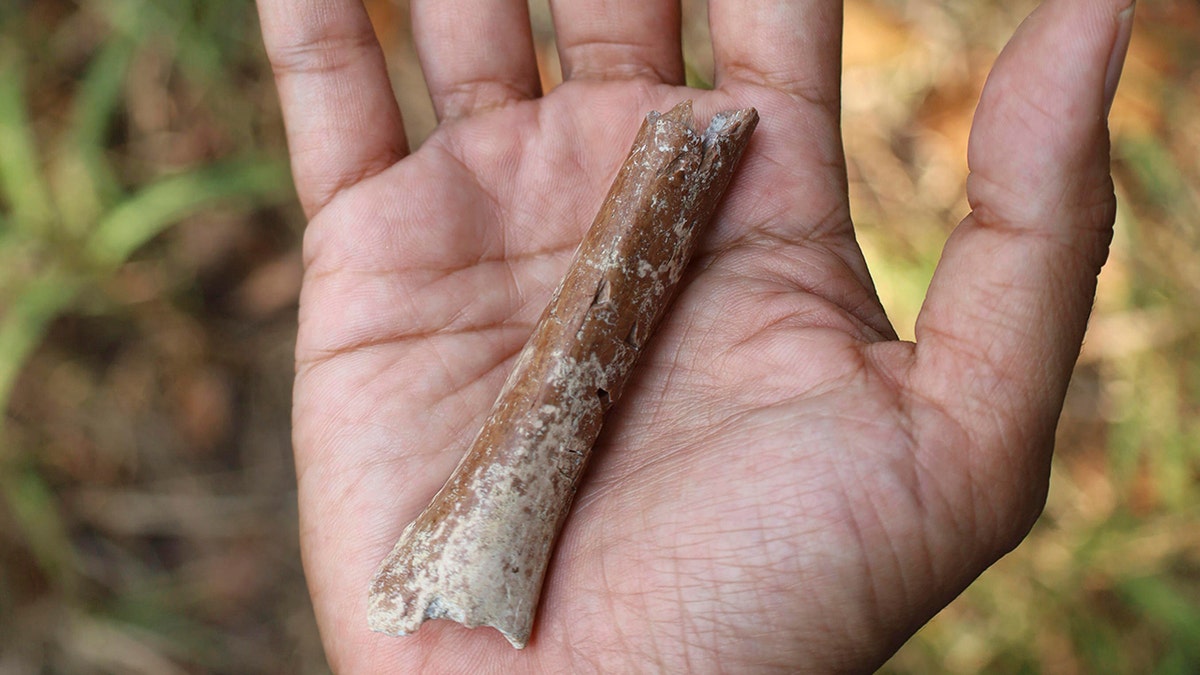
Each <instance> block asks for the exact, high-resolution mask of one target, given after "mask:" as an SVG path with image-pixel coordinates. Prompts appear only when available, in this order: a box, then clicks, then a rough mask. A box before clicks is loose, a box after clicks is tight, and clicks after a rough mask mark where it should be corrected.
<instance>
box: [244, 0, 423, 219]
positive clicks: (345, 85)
mask: <svg viewBox="0 0 1200 675" xmlns="http://www.w3.org/2000/svg"><path fill="white" fill-rule="evenodd" d="M258 13H259V19H260V21H261V23H262V32H263V42H264V44H265V45H266V48H267V57H268V58H269V59H270V61H271V69H272V70H273V71H274V72H275V83H276V86H277V87H278V89H279V101H280V104H281V105H282V107H283V118H284V123H285V125H286V127H287V137H288V148H289V150H290V152H291V157H292V172H293V174H294V176H295V180H296V190H297V192H298V193H299V195H300V201H301V203H302V204H303V205H304V210H305V212H306V213H307V214H308V215H309V217H311V216H312V215H314V214H315V213H316V212H317V211H319V210H320V209H321V208H322V207H323V206H325V204H327V203H328V202H329V200H331V199H333V197H334V195H336V194H337V193H338V192H339V191H341V190H342V189H344V188H346V187H348V186H350V185H352V184H354V183H356V182H358V181H360V180H362V179H363V178H367V177H370V176H372V175H374V174H377V173H379V172H380V171H383V170H384V169H386V168H387V167H389V166H391V165H392V164H393V163H395V162H396V161H397V160H399V159H400V158H401V157H403V156H404V155H405V154H407V152H408V144H407V142H406V140H405V138H404V125H403V123H402V122H401V119H400V109H399V108H398V107H397V106H396V99H395V96H394V95H393V93H392V88H391V84H390V83H389V81H388V74H387V65H386V64H385V63H384V58H383V52H382V51H381V50H380V48H379V43H378V42H377V41H376V39H375V33H374V31H373V30H372V29H371V21H370V19H368V18H367V13H366V11H365V10H364V9H363V6H362V3H361V2H359V1H358V0H259V2H258Z"/></svg>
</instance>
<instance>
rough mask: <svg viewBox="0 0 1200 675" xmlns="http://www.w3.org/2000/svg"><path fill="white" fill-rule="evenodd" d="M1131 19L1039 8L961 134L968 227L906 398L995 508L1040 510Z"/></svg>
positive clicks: (952, 249) (1104, 213) (1117, 1)
mask: <svg viewBox="0 0 1200 675" xmlns="http://www.w3.org/2000/svg"><path fill="white" fill-rule="evenodd" d="M1132 19H1133V5H1132V0H1046V1H1045V2H1043V4H1042V5H1041V6H1040V7H1039V8H1038V9H1037V10H1036V11H1035V12H1034V13H1033V14H1032V15H1031V16H1030V17H1029V18H1028V19H1027V20H1026V21H1025V23H1024V24H1022V26H1021V27H1020V29H1018V31H1017V33H1016V35H1015V36H1014V37H1013V39H1012V40H1011V41H1010V42H1009V44H1008V46H1007V47H1005V49H1004V51H1003V53H1002V54H1001V56H1000V58H999V59H998V60H997V62H996V65H995V68H994V69H993V71H992V73H991V75H990V76H989V78H988V82H987V85H986V86H985V88H984V92H983V95H982V97H981V100H980V102H979V107H978V110H977V111H976V115H975V122H974V126H973V127H972V131H971V140H970V147H969V149H968V163H969V165H970V168H971V176H970V178H968V181H967V196H968V200H969V202H970V204H971V208H972V212H971V214H970V215H969V216H967V218H966V219H964V220H963V222H962V224H961V225H959V227H958V228H957V229H956V230H955V231H954V233H953V234H952V236H951V237H950V240H949V241H948V242H947V244H946V248H945V250H944V252H943V255H942V260H941V262H940V263H939V265H938V269H937V271H936V273H935V274H934V277H933V281H932V282H931V284H930V288H929V294H928V296H927V298H926V301H925V304H924V306H923V308H922V310H921V314H920V316H919V318H918V320H917V325H916V338H917V360H916V363H915V367H914V369H913V370H912V378H913V383H912V384H913V387H914V390H915V391H916V392H917V393H918V394H919V395H921V396H923V397H924V398H925V399H926V400H929V401H932V402H933V403H935V404H936V405H937V407H938V408H940V409H941V410H944V411H947V412H949V414H950V415H951V416H952V417H954V418H955V420H956V421H957V422H958V426H959V427H960V428H962V429H963V430H964V432H965V435H966V436H967V437H968V440H969V446H971V447H973V448H976V449H977V451H975V452H973V453H971V455H970V456H969V457H968V458H967V460H968V462H969V466H970V467H971V469H972V478H974V479H978V480H986V481H987V482H988V484H989V485H990V487H991V488H992V491H994V493H995V494H996V496H997V497H998V498H1009V499H1011V498H1013V497H1015V496H1016V494H1014V493H1013V492H1012V491H1011V490H996V489H995V488H998V487H1002V486H1003V484H1004V483H1005V482H1007V483H1010V484H1012V487H1013V488H1014V489H1016V490H1022V489H1023V490H1026V491H1027V492H1026V494H1025V495H1024V496H1026V497H1028V499H1024V500H1019V501H1021V502H1022V503H1023V504H1024V503H1033V502H1037V503H1038V504H1040V500H1039V499H1038V497H1041V496H1043V495H1044V489H1045V476H1046V475H1047V468H1048V459H1049V454H1050V453H1049V450H1050V447H1051V444H1052V441H1053V433H1054V427H1055V424H1056V422H1057V419H1058V416H1059V413H1060V411H1061V407H1062V400H1063V396H1064V394H1065V392H1066V386H1067V381H1068V379H1069V377H1070V373H1071V369H1072V367H1073V365H1074V363H1075V359H1076V357H1077V356H1078V354H1079V347H1080V343H1081V342H1082V339H1083V332H1084V328H1085V326H1086V323H1087V317H1088V314H1089V312H1090V310H1091V305H1092V300H1093V297H1094V295H1095V289H1096V275H1097V274H1098V272H1099V270H1100V266H1101V265H1103V263H1104V260H1105V258H1106V257H1107V254H1108V244H1109V242H1110V240H1111V236H1112V225H1113V220H1114V217H1115V208H1116V207H1115V198H1114V196H1113V185H1112V179H1111V178H1110V175H1109V155H1108V151H1109V140H1108V129H1107V123H1106V117H1107V113H1108V108H1109V105H1110V104H1111V100H1112V96H1113V93H1114V90H1115V88H1116V82H1117V79H1118V78H1119V75H1120V68H1121V64H1122V63H1123V61H1124V55H1125V50H1126V48H1127V46H1128V42H1129V33H1130V30H1131V26H1132ZM917 431H918V432H919V429H918V430H917ZM961 450H962V448H949V449H943V450H942V451H944V452H945V451H949V452H953V453H956V454H958V455H959V457H957V458H956V459H957V460H958V461H962V459H963V457H962V456H961V454H962V453H961ZM1031 478H1036V480H1032V481H1031V480H1030V479H1031ZM997 481H999V482H1000V484H999V485H998V484H997ZM992 512H993V513H1000V514H1003V513H1005V509H992ZM1036 512H1037V509H1036V508H1031V509H1029V514H1023V515H1028V518H1020V519H1017V520H1018V521H1026V520H1027V521H1028V522H1023V525H1026V526H1027V525H1029V524H1031V522H1032V516H1033V515H1034V514H1036ZM1009 515H1011V514H1009ZM1014 534H1015V533H1014ZM1023 534H1024V531H1021V532H1020V533H1019V535H1023Z"/></svg>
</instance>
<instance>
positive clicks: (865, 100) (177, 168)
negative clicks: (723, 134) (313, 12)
mask: <svg viewBox="0 0 1200 675" xmlns="http://www.w3.org/2000/svg"><path fill="white" fill-rule="evenodd" d="M402 4H403V3H400V4H397V5H392V4H389V3H387V2H386V0H374V1H373V2H368V5H369V6H370V9H371V11H372V14H373V16H375V17H376V19H377V24H378V32H379V34H380V37H381V39H382V40H383V42H384V44H385V45H386V48H387V50H388V52H389V53H390V54H391V55H392V64H393V81H394V82H395V84H396V88H397V95H398V97H399V99H400V101H401V106H402V108H403V110H404V113H405V116H406V121H407V123H408V127H409V132H410V134H411V136H412V138H413V140H414V143H415V142H419V141H420V139H421V138H423V137H424V136H425V135H426V134H427V133H428V132H429V130H430V129H431V128H432V126H433V124H434V123H435V122H434V119H433V115H432V111H431V108H430V106H429V104H428V101H427V100H426V99H425V98H424V97H425V94H424V89H423V84H422V81H421V76H420V71H419V69H418V68H417V67H416V66H415V62H414V60H413V55H412V48H411V44H410V40H409V38H408V27H407V23H406V21H405V19H404V16H405V10H404V8H403V7H402V6H401V5H402ZM684 4H685V8H686V17H687V18H686V26H685V36H686V44H685V53H686V56H687V58H688V61H689V76H690V78H691V79H692V81H693V83H695V84H698V85H703V84H704V82H706V81H709V80H710V79H711V75H710V73H711V54H710V53H709V52H708V50H707V49H706V48H705V28H704V17H703V3H702V2H698V1H697V0H691V1H687V2H685V3H684ZM845 7H846V17H847V27H846V49H845V52H846V53H845V61H846V75H845V86H844V98H845V114H844V129H845V143H846V150H847V153H848V156H849V163H850V166H849V172H850V179H851V197H852V205H853V213H854V216H855V219H856V222H857V225H858V231H859V236H860V241H861V243H862V245H863V248H864V249H865V250H866V252H867V256H868V259H869V262H870V265H871V268H872V271H873V272H874V274H875V277H876V279H877V284H878V287H879V291H880V294H881V296H882V298H883V301H884V304H885V305H886V306H887V308H888V310H889V312H890V315H891V317H892V319H893V321H894V323H895V325H896V326H897V329H898V330H899V332H900V333H901V335H902V336H905V337H911V335H912V325H913V321H914V319H915V317H916V313H917V310H918V308H919V307H920V303H921V299H922V297H923V294H924V290H925V287H926V284H927V283H928V280H929V278H930V275H931V274H932V271H933V267H934V264H935V262H936V260H937V257H938V254H939V251H940V248H941V246H942V243H943V242H944V240H945V238H946V236H947V234H948V232H949V231H950V230H951V228H953V226H954V225H955V223H956V222H957V221H958V220H959V219H960V218H962V216H963V215H965V214H966V212H967V206H966V203H965V199H964V195H963V182H964V179H965V173H966V162H965V147H966V138H967V132H968V129H969V125H970V120H971V115H972V111H973V109H974V106H975V102H976V100H977V98H978V95H979V91H980V89H981V87H982V84H983V80H984V78H985V76H986V74H987V71H988V68H989V66H990V64H991V62H992V60H993V59H994V57H995V54H996V52H997V50H998V49H999V48H1000V47H1001V46H1002V45H1003V42H1004V41H1005V40H1006V39H1007V37H1008V35H1009V34H1010V33H1011V32H1012V30H1013V29H1014V28H1015V27H1016V25H1017V24H1018V23H1019V22H1020V20H1021V18H1022V17H1023V16H1024V14H1025V13H1026V12H1027V11H1028V10H1029V9H1030V8H1031V7H1032V3H1031V2H1029V1H1028V0H1020V1H1019V2H1015V3H1014V2H999V1H997V0H980V1H978V2H969V3H968V2H933V1H932V0H908V1H906V0H892V1H886V0H847V2H846V4H845ZM534 8H535V11H534V15H535V23H536V34H537V36H538V47H539V57H540V59H541V61H542V65H543V70H544V72H545V87H546V88H550V87H552V86H553V85H554V84H555V80H556V73H557V68H558V65H557V61H556V58H555V55H554V47H553V42H552V40H553V36H552V34H551V32H550V29H549V19H548V14H547V12H546V10H545V7H544V0H541V1H539V2H535V3H534ZM1138 11H1139V16H1138V20H1137V25H1136V31H1135V35H1134V39H1133V44H1132V47H1131V51H1130V60H1129V64H1128V66H1127V67H1126V71H1125V78H1124V81H1123V83H1122V86H1121V90H1120V93H1119V95H1118V97H1117V101H1116V104H1115V106H1114V108H1113V118H1112V123H1111V126H1112V130H1113V134H1114V147H1113V169H1114V172H1115V175H1116V181H1117V190H1118V196H1119V199H1120V212H1119V214H1118V222H1117V234H1116V240H1115V242H1114V248H1113V252H1112V255H1111V257H1110V259H1109V262H1108V264H1107V266H1106V267H1105V269H1104V272H1103V275H1102V277H1101V280H1100V289H1099V297H1098V299H1097V306H1096V310H1095V313H1094V316H1093V318H1092V322H1091V326H1090V329H1089V332H1088V336H1087V341H1086V344H1085V345H1084V350H1083V355H1082V357H1081V359H1080V363H1079V366H1078V367H1077V369H1076V373H1075V378H1074V380H1073V383H1072V387H1071V391H1070V393H1069V395H1068V399H1067V404H1066V411H1065V414H1064V417H1063V421H1062V424H1061V425H1060V430H1059V444H1058V454H1057V458H1056V462H1055V465H1054V475H1053V482H1052V485H1051V491H1050V496H1049V502H1048V504H1047V507H1046V513H1045V515H1044V516H1043V518H1042V520H1041V521H1040V522H1039V523H1038V525H1037V526H1036V527H1035V529H1034V531H1033V533H1032V535H1031V536H1030V538H1029V540H1028V541H1026V542H1025V543H1024V544H1023V545H1022V546H1021V547H1020V548H1019V549H1018V550H1017V551H1016V552H1014V553H1013V554H1011V555H1010V556H1008V557H1007V558H1005V559H1004V560H1002V561H1001V562H1000V563H999V564H998V565H996V566H995V567H994V568H993V569H992V570H990V571H989V572H988V573H986V574H985V575H984V576H983V578H981V579H980V580H979V581H978V582H977V583H976V584H974V585H973V586H971V588H969V589H968V590H967V591H966V592H965V593H964V594H963V596H962V597H961V598H960V599H959V600H957V601H956V602H955V603H954V604H952V605H951V606H950V607H949V608H947V609H946V610H945V611H943V612H942V613H941V614H940V615H939V616H938V617H937V618H936V619H934V621H933V622H932V623H930V624H929V625H928V626H926V627H925V629H923V630H922V631H921V632H920V633H919V634H918V635H917V636H916V637H915V638H914V639H913V640H912V641H911V642H910V643H909V644H908V645H906V646H905V647H904V648H903V649H902V650H901V652H900V653H899V654H898V655H897V656H896V657H895V658H894V659H892V661H891V662H890V663H889V664H888V666H887V668H886V670H887V671H888V672H894V673H975V672H980V671H987V672H1000V673H1009V672H1039V673H1054V674H1060V673H1066V674H1070V673H1149V672H1160V673H1189V672H1195V669H1196V667H1197V666H1196V664H1198V663H1200V502H1198V499H1197V497H1198V496H1200V490H1198V489H1197V467H1198V462H1197V458H1198V454H1200V353H1198V352H1200V340H1198V339H1197V338H1198V335H1200V225H1198V224H1197V216H1196V214H1197V213H1198V212H1200V114H1197V111H1200V5H1197V4H1196V3H1194V2H1189V1H1186V0H1161V1H1155V0H1147V1H1145V2H1142V3H1141V6H1140V7H1139V10H1138ZM282 138H283V137H282V128H281V124H280V121H279V113H278V110H277V103H276V101H275V97H274V91H273V89H272V82H271V78H270V76H269V74H268V73H267V71H266V66H265V60H264V58H263V56H262V49H261V46H260V44H259V38H258V34H257V22H256V19H255V17H254V13H253V7H252V3H247V2H244V1H242V0H238V1H236V2H235V1H234V0H173V1H167V0H83V1H82V2H67V1H66V0H37V1H36V2H33V1H31V0H25V1H21V0H15V1H13V2H6V3H3V4H0V312H2V314H0V407H4V408H5V409H6V414H5V416H4V417H3V418H2V419H0V673H5V674H6V675H7V674H8V673H38V672H58V673H97V672H112V673H209V672H211V673H256V672H281V673H321V672H325V671H326V666H325V665H324V661H323V658H322V655H321V649H320V646H319V641H318V638H317V635H316V629H315V625H314V622H313V618H312V612H311V608H310V606H309V604H308V598H307V595H306V592H305V589H304V585H303V583H304V582H303V576H302V571H301V568H300V563H299V556H298V547H297V543H296V522H295V520H296V514H295V505H294V500H295V493H294V486H293V475H292V468H291V459H290V445H289V426H288V425H289V414H290V411H289V404H290V380H291V351H292V340H293V332H294V330H295V308H296V299H297V294H298V290H299V278H300V263H299V241H300V236H301V232H302V228H303V221H302V217H301V214H300V212H299V210H298V208H296V206H295V205H294V196H293V194H292V192H291V187H290V182H289V178H288V175H287V172H286V157H285V146H284V143H283V140H282Z"/></svg>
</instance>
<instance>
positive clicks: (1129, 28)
mask: <svg viewBox="0 0 1200 675" xmlns="http://www.w3.org/2000/svg"><path fill="white" fill-rule="evenodd" d="M1136 6H1137V2H1136V0H1135V1H1134V2H1132V3H1130V5H1129V6H1128V7H1126V8H1125V9H1123V10H1121V12H1120V14H1117V39H1116V41H1115V42H1114V43H1113V48H1112V54H1110V55H1109V57H1108V72H1107V73H1106V74H1105V76H1104V115H1105V116H1108V113H1109V111H1111V110H1112V104H1113V99H1114V98H1115V97H1116V95H1117V84H1118V83H1120V81H1121V69H1122V68H1124V67H1125V53H1126V52H1128V51H1129V38H1130V36H1131V35H1132V34H1133V9H1134V7H1136Z"/></svg>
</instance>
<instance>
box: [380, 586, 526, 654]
mask: <svg viewBox="0 0 1200 675" xmlns="http://www.w3.org/2000/svg"><path fill="white" fill-rule="evenodd" d="M422 599H423V600H425V601H424V602H414V603H411V604H408V603H405V602H404V601H403V600H400V601H399V602H397V600H399V599H398V598H396V597H395V596H394V594H392V593H388V592H387V590H386V589H376V590H373V591H372V592H371V598H370V605H369V608H368V610H367V625H368V627H369V628H370V629H371V630H373V631H375V632H376V633H384V634H386V635H391V636H392V637H400V636H404V635H412V634H413V633H415V632H417V629H418V628H420V627H421V624H423V623H425V622H426V621H428V620H430V619H448V620H450V621H453V622H455V623H458V624H461V625H463V626H465V627H467V628H472V629H473V628H478V627H480V626H489V627H491V628H495V629H496V630H497V631H499V632H500V634H501V635H503V636H504V639H506V640H508V642H509V644H511V645H512V646H513V647H515V648H516V649H524V648H525V645H526V644H527V643H528V642H529V634H530V631H531V629H532V626H531V625H528V624H529V623H530V622H525V624H526V625H517V624H520V623H521V622H519V621H495V620H488V619H481V618H478V617H476V616H475V612H474V611H473V609H474V608H473V607H470V606H464V605H462V604H459V603H455V602H452V601H448V600H447V599H446V598H445V597H443V596H442V595H440V594H438V593H436V592H434V593H429V594H425V595H423V596H422ZM422 605H424V606H423V607H422ZM413 610H416V611H413Z"/></svg>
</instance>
